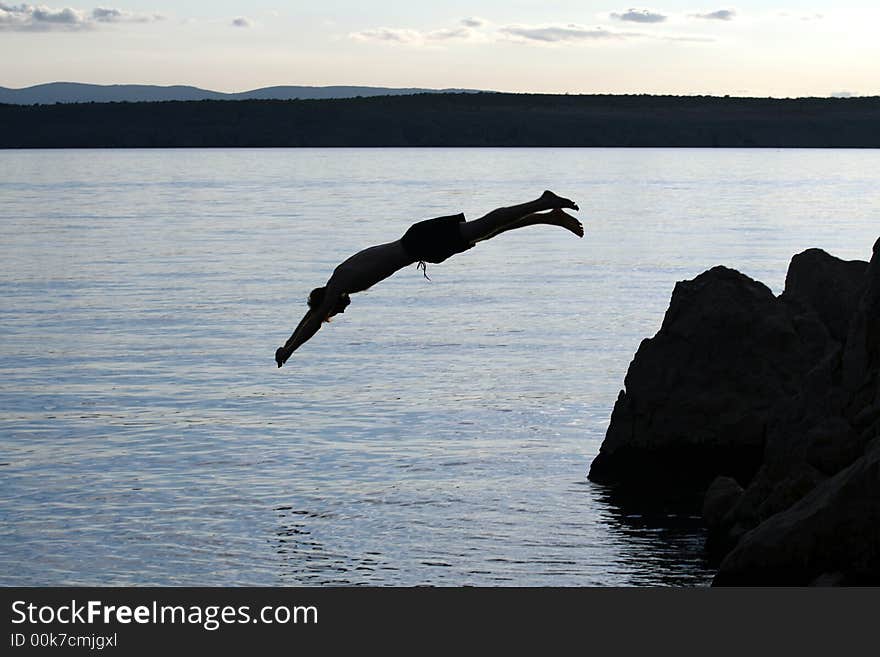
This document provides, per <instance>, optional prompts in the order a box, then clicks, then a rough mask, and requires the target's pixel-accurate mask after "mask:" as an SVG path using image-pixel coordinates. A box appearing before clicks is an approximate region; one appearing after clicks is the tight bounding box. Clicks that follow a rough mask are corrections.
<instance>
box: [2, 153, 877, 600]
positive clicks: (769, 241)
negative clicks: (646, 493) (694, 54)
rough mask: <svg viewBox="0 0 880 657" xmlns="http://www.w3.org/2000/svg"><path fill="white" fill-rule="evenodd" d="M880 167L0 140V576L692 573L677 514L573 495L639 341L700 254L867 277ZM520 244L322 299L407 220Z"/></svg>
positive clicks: (496, 243) (605, 579) (646, 156)
mask: <svg viewBox="0 0 880 657" xmlns="http://www.w3.org/2000/svg"><path fill="white" fill-rule="evenodd" d="M878 183H880V153H877V152H876V151H798V150H788V151H769V150H750V151H745V150H664V149H657V150H638V149H632V150H601V149H583V150H582V149H573V150H553V149H461V150H456V149H425V150H421V149H375V150H348V149H336V150H333V149H328V150H170V151H42V152H37V151H32V152H27V151H2V152H0V199H2V203H0V254H2V258H0V294H2V306H0V319H2V321H0V409H2V417H0V518H2V525H0V584H5V585H13V584H14V585H46V584H94V585H110V584H164V585H183V584H206V585H237V584H267V585H275V584H328V583H340V584H406V585H409V584H435V585H449V584H456V585H459V584H488V585H703V584H706V583H707V582H708V581H709V579H710V578H711V574H712V571H711V570H710V569H709V568H707V566H706V565H705V564H704V563H703V561H702V553H701V544H702V540H703V536H702V532H701V530H700V529H699V523H698V522H697V521H696V520H695V519H694V518H679V519H672V520H671V521H670V522H668V523H661V524H657V523H656V522H654V521H652V520H651V519H646V518H644V517H642V516H641V515H640V514H639V513H637V512H633V511H631V510H629V511H628V510H625V509H622V508H620V507H619V506H617V505H616V504H615V503H614V501H613V500H611V499H610V498H609V496H608V494H607V491H605V490H603V489H602V488H600V487H597V486H595V485H593V484H591V483H589V482H588V481H587V480H586V472H587V468H588V466H589V463H590V460H591V459H592V458H593V456H594V455H595V454H596V453H597V451H598V447H599V444H600V442H601V440H602V437H603V435H604V431H605V429H606V427H607V424H608V418H609V415H610V411H611V408H612V406H613V403H614V400H615V398H616V396H617V393H618V390H619V389H620V388H621V387H622V381H623V376H624V374H625V372H626V368H627V365H628V364H629V362H630V360H631V358H632V355H633V353H634V351H635V350H636V348H637V347H638V344H639V341H640V340H641V339H642V338H643V337H645V336H649V335H652V334H653V333H654V332H655V331H656V330H657V328H658V326H659V324H660V321H661V320H662V317H663V313H664V311H665V309H666V307H667V304H668V301H669V295H670V293H671V290H672V287H673V285H674V284H675V282H676V281H678V280H682V279H685V278H692V277H693V276H695V275H697V274H698V273H700V272H701V271H703V270H704V269H707V268H708V267H711V266H713V265H716V264H726V265H729V266H733V267H736V268H738V269H740V270H741V271H743V272H744V273H746V274H748V275H750V276H752V277H755V278H758V279H760V280H763V281H764V282H766V283H767V284H768V285H770V286H771V288H772V289H773V290H774V291H775V292H779V291H781V289H782V286H783V283H784V276H785V270H786V267H787V264H788V261H789V260H790V258H791V256H792V255H793V254H794V253H796V252H799V251H802V250H804V249H806V248H809V247H813V246H820V247H822V248H825V249H826V250H828V251H829V252H831V253H834V254H835V255H838V256H840V257H844V258H848V259H852V258H863V259H865V258H867V257H868V256H869V253H870V247H871V245H872V243H873V241H874V239H876V237H877V232H878V230H877V227H878V226H880V221H878V220H880V191H878V190H880V184H878ZM545 188H550V189H554V190H556V191H558V192H559V193H561V194H565V195H570V196H572V197H573V198H575V199H576V200H577V201H578V202H579V203H580V204H581V208H582V211H581V213H580V215H581V218H582V219H583V221H584V223H585V224H586V226H587V237H586V238H585V239H584V240H578V239H576V238H574V237H573V236H572V235H570V234H568V233H565V232H564V231H561V230H559V229H553V228H547V227H540V228H530V229H527V230H523V231H518V232H517V233H510V234H506V235H504V236H503V237H500V238H499V239H497V240H493V241H492V242H490V243H488V244H485V245H480V246H479V247H478V248H476V249H474V250H472V251H469V252H467V253H465V254H462V255H460V256H457V257H456V258H454V259H452V260H450V261H449V262H447V263H444V264H443V265H439V266H434V267H429V270H428V274H429V275H430V276H431V278H432V281H431V282H428V281H426V280H424V279H423V278H422V277H421V274H420V273H419V272H417V271H416V270H415V269H412V270H407V271H403V272H400V273H398V274H397V275H395V276H394V277H392V278H391V279H389V280H387V281H385V282H383V283H382V284H381V285H379V286H377V287H376V288H375V289H373V290H370V291H369V292H367V293H364V294H360V295H357V296H356V297H355V298H354V303H353V305H352V306H351V308H350V309H349V312H348V313H346V315H345V316H343V317H340V318H338V320H337V321H334V322H333V324H332V325H331V326H329V327H326V328H324V329H323V330H322V331H321V332H320V333H319V334H318V335H317V336H316V337H315V338H314V339H313V340H312V341H311V342H309V343H308V344H307V345H306V346H304V347H303V348H302V349H301V350H300V351H299V352H297V353H296V354H295V355H294V357H293V358H292V359H291V360H290V362H289V363H288V365H287V366H286V367H285V368H283V369H281V370H278V369H276V368H275V366H274V363H273V361H272V356H273V353H274V350H275V348H276V347H277V346H278V345H279V344H281V343H282V342H283V341H284V340H285V339H286V337H287V336H288V335H289V333H290V331H291V330H292V328H293V327H294V326H295V324H296V322H297V321H298V320H299V318H300V316H301V314H302V312H303V311H304V310H305V306H304V303H303V302H304V298H305V296H306V295H307V294H308V291H309V290H310V289H311V288H312V287H315V286H317V285H319V284H321V283H323V282H324V281H325V280H326V278H327V277H328V275H329V274H330V272H331V271H332V269H333V267H334V266H335V265H336V264H337V263H338V262H339V261H341V260H342V259H344V258H345V257H347V256H348V255H350V254H351V253H353V252H354V251H356V250H358V249H360V248H363V247H366V246H369V245H371V244H375V243H379V242H383V241H388V240H390V239H393V238H395V237H398V236H399V235H400V234H402V233H403V231H404V230H405V229H406V227H407V226H408V225H409V223H411V222H412V221H415V220H417V219H421V218H426V217H431V216H436V215H441V214H450V213H453V212H458V211H464V212H465V213H466V214H467V215H468V217H470V218H474V217H476V216H479V215H480V214H481V213H483V212H486V211H488V210H491V209H492V208H493V207H496V206H499V205H506V204H511V203H515V202H520V201H525V200H529V199H530V198H533V197H534V196H536V195H537V194H539V193H540V192H541V191H542V190H544V189H545Z"/></svg>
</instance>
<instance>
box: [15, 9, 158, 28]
mask: <svg viewBox="0 0 880 657" xmlns="http://www.w3.org/2000/svg"><path fill="white" fill-rule="evenodd" d="M162 19H163V17H162V16H161V15H159V14H134V13H131V12H128V11H122V10H120V9H113V8H108V7H96V8H95V9H93V10H92V11H91V12H86V11H83V10H81V9H73V8H71V7H64V8H63V9H52V8H50V7H45V6H43V5H40V6H34V5H28V4H20V5H8V4H5V3H2V2H0V30H7V31H21V32H44V31H45V32H47V31H51V30H60V31H75V30H85V29H89V28H91V27H94V26H95V25H96V24H99V23H151V22H154V21H159V20H162Z"/></svg>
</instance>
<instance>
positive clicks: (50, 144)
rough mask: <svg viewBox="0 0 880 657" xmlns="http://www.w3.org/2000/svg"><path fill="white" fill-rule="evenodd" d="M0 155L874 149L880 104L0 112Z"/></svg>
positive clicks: (149, 105) (224, 104)
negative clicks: (32, 151) (203, 150)
mask: <svg viewBox="0 0 880 657" xmlns="http://www.w3.org/2000/svg"><path fill="white" fill-rule="evenodd" d="M0 125H2V126H3V129H2V130H0V148H182V147H344V146H355V147H357V146H364V147H368V146H421V147H428V146H476V147H480V146H482V147H486V146H547V147H569V146H571V147H605V146H608V147H627V146H629V147H775V148H797V147H803V148H880V97H864V98H797V99H776V98H737V97H716V96H651V95H626V96H618V95H591V96H587V95H546V94H498V93H479V94H415V95H410V96H380V97H372V98H360V97H359V98H346V99H332V100H290V101H279V100H245V101H228V100H227V101H210V100H208V101H167V102H136V103H79V104H54V105H29V106H21V105H0Z"/></svg>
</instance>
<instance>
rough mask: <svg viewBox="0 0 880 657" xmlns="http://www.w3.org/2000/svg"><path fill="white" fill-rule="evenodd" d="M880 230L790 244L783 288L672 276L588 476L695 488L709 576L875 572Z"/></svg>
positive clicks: (847, 579)
mask: <svg viewBox="0 0 880 657" xmlns="http://www.w3.org/2000/svg"><path fill="white" fill-rule="evenodd" d="M878 374H880V240H878V241H877V243H876V244H875V245H874V253H873V258H872V260H871V262H870V264H869V263H866V262H861V261H850V262H846V261H843V260H840V259H838V258H835V257H833V256H831V255H829V254H827V253H825V252H824V251H821V250H819V249H810V250H808V251H805V252H803V253H801V254H798V255H796V256H795V257H794V258H793V259H792V262H791V265H790V267H789V271H788V274H787V277H786V283H785V291H784V292H783V294H782V295H780V296H779V297H776V296H774V295H773V294H772V292H771V291H770V290H769V289H768V288H767V287H766V286H764V285H763V284H761V283H759V282H757V281H754V280H752V279H750V278H748V277H747V276H744V275H743V274H740V273H739V272H737V271H734V270H732V269H727V268H725V267H715V268H713V269H711V270H709V271H707V272H705V273H703V274H701V275H700V276H698V277H697V278H695V279H693V280H691V281H684V282H681V283H678V284H677V285H676V287H675V290H674V292H673V294H672V300H671V303H670V306H669V310H668V311H667V313H666V316H665V318H664V320H663V323H662V325H661V328H660V330H659V332H658V333H657V335H656V336H654V337H653V338H651V339H646V340H644V341H643V342H642V344H641V345H640V347H639V349H638V351H637V353H636V355H635V358H634V359H633V362H632V364H631V365H630V368H629V371H628V372H627V374H626V379H625V386H626V390H625V391H622V392H621V393H620V396H619V398H618V400H617V403H616V404H615V407H614V411H613V413H612V416H611V422H610V425H609V428H608V432H607V434H606V437H605V441H604V442H603V444H602V447H601V450H600V453H599V455H598V456H597V457H596V459H595V460H594V461H593V464H592V466H591V468H590V479H591V480H593V481H596V482H600V483H604V484H608V485H610V486H613V487H615V488H625V489H626V490H627V494H628V495H629V496H630V497H632V496H633V495H638V494H639V492H640V491H642V492H643V494H644V495H645V496H655V495H656V494H657V491H658V486H659V487H667V488H682V487H684V488H689V489H692V490H705V499H704V504H703V515H704V518H705V521H706V523H707V525H708V528H709V540H708V544H707V549H708V550H709V553H710V555H711V556H712V557H713V558H714V559H717V560H718V561H719V562H720V567H719V573H718V576H717V577H716V584H799V585H806V584H811V583H837V584H855V583H863V582H865V583H875V582H876V581H878V579H880V522H878V520H880V440H876V439H877V437H878V435H880V376H878Z"/></svg>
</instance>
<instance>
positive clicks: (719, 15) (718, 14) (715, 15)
mask: <svg viewBox="0 0 880 657" xmlns="http://www.w3.org/2000/svg"><path fill="white" fill-rule="evenodd" d="M691 16H693V17H694V18H704V19H706V20H711V21H732V20H733V18H734V16H736V12H735V11H734V10H733V9H719V10H717V11H710V12H708V13H705V14H691Z"/></svg>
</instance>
